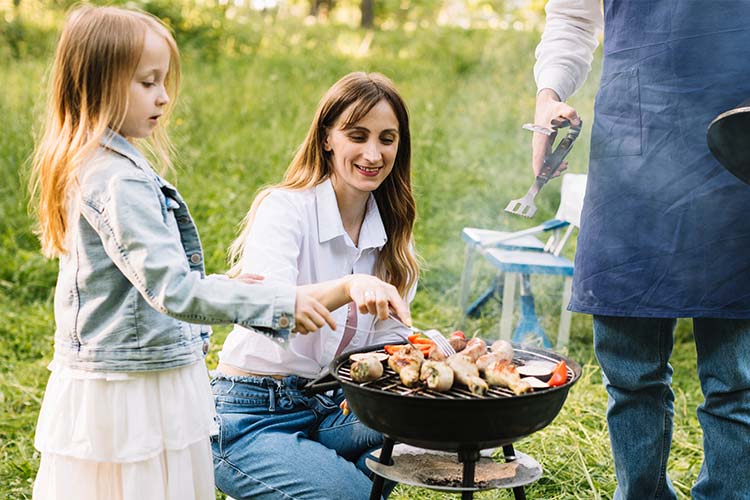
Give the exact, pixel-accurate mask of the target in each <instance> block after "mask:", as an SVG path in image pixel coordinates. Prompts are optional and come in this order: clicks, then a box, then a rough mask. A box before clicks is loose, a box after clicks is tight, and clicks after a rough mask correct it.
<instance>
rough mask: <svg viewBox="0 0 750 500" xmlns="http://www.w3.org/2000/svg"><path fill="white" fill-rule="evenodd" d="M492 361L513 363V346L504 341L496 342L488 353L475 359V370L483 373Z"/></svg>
mask: <svg viewBox="0 0 750 500" xmlns="http://www.w3.org/2000/svg"><path fill="white" fill-rule="evenodd" d="M494 361H507V362H509V363H510V362H511V361H513V346H512V345H510V342H506V341H505V340H497V341H495V342H494V343H493V344H492V347H491V350H490V352H488V353H487V354H483V355H482V356H480V357H479V358H478V359H477V361H476V362H477V368H479V372H480V373H484V370H485V369H487V367H488V366H490V364H492V362H494Z"/></svg>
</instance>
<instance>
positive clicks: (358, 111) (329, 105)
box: [229, 72, 419, 295]
mask: <svg viewBox="0 0 750 500" xmlns="http://www.w3.org/2000/svg"><path fill="white" fill-rule="evenodd" d="M381 100H385V101H386V102H387V103H388V104H389V105H390V106H391V108H392V109H393V112H394V113H395V114H396V118H397V119H398V127H399V144H398V151H397V153H396V159H395V161H394V164H393V170H392V171H391V173H390V175H388V177H386V179H385V180H384V181H383V183H382V184H381V185H380V186H378V188H377V189H376V190H375V191H374V192H373V195H374V196H375V201H376V202H377V204H378V209H379V211H380V216H381V218H382V219H383V225H384V226H385V231H386V234H387V235H388V241H387V242H386V244H385V246H384V247H383V249H382V251H381V252H380V254H379V255H378V259H377V262H376V264H375V276H377V277H378V278H380V279H382V280H384V281H387V282H389V283H391V284H392V285H394V286H395V287H396V288H397V289H398V291H399V293H401V295H406V293H407V292H408V290H409V289H410V288H411V287H412V286H413V285H414V283H415V282H416V280H417V276H418V274H419V264H418V262H417V259H416V257H415V252H414V249H413V246H412V229H413V227H414V220H415V218H416V203H415V202H414V196H413V194H412V189H411V136H410V133H409V113H408V111H407V109H406V104H405V103H404V101H403V99H402V98H401V96H400V95H399V93H398V91H397V90H396V88H395V87H394V85H393V83H392V82H391V81H390V80H389V79H388V78H386V77H385V76H383V75H381V74H378V73H369V74H368V73H362V72H356V73H350V74H348V75H346V76H345V77H343V78H342V79H340V80H339V81H338V82H336V83H335V84H334V85H333V86H332V87H331V88H330V89H329V90H328V92H327V93H326V94H325V96H323V99H321V101H320V103H319V104H318V109H317V111H316V112H315V118H313V122H312V124H311V125H310V129H309V130H308V132H307V137H305V140H304V142H302V144H301V145H300V147H299V148H298V150H297V153H296V154H295V156H294V159H293V160H292V163H291V164H290V165H289V168H287V170H286V173H285V174H284V179H283V181H282V182H281V183H280V184H276V185H274V186H271V187H267V188H265V189H263V190H262V191H261V192H260V193H259V194H258V196H257V197H256V198H255V201H253V204H252V206H251V207H250V211H249V212H248V214H247V216H246V217H245V219H244V221H243V229H242V231H241V232H240V236H239V237H238V238H237V239H236V240H235V241H234V243H232V245H231V246H230V248H229V258H230V263H231V264H233V265H232V269H231V270H230V274H232V275H236V274H238V273H239V272H240V268H241V263H240V259H241V257H242V253H243V250H244V245H245V240H246V239H247V237H248V235H249V233H250V229H251V226H252V221H253V219H254V217H255V212H256V210H257V209H258V206H259V205H260V204H261V202H262V201H263V199H264V198H265V197H266V196H267V195H268V194H269V193H270V192H271V190H273V189H277V188H282V189H291V190H304V189H309V188H312V187H313V186H316V185H318V184H320V183H321V182H323V181H324V180H326V179H328V178H329V177H330V176H331V172H332V170H333V165H332V163H331V158H330V153H329V152H326V151H324V147H323V146H324V143H325V139H326V135H327V133H328V130H330V129H331V128H332V127H334V126H335V125H336V123H337V121H338V120H339V117H341V115H342V114H343V113H344V112H345V111H346V110H347V109H349V107H350V106H351V111H350V112H349V114H348V116H345V117H343V118H342V120H341V124H340V127H341V128H342V129H346V128H349V127H351V126H353V125H354V124H355V123H357V122H358V121H360V120H361V119H362V118H364V117H365V115H367V113H369V112H370V110H371V109H372V108H373V107H374V106H375V105H376V104H377V103H378V102H380V101H381Z"/></svg>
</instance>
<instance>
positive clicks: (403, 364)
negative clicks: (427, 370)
mask: <svg viewBox="0 0 750 500" xmlns="http://www.w3.org/2000/svg"><path fill="white" fill-rule="evenodd" d="M423 361H424V355H423V354H422V353H421V352H420V351H419V349H415V348H414V347H412V346H411V345H405V346H401V348H400V349H399V350H397V351H396V352H394V353H393V354H391V357H390V358H388V366H390V367H391V368H392V369H393V371H395V372H396V373H398V376H399V377H400V378H401V382H402V383H403V384H404V385H405V386H406V387H414V386H416V385H417V384H419V368H420V367H421V366H422V362H423Z"/></svg>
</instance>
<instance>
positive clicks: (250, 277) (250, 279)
mask: <svg viewBox="0 0 750 500" xmlns="http://www.w3.org/2000/svg"><path fill="white" fill-rule="evenodd" d="M234 279H236V280H240V281H241V282H243V283H247V284H248V285H253V284H255V283H260V282H261V281H263V280H264V279H265V277H263V276H261V275H260V274H250V273H246V274H240V275H239V276H237V277H236V278H234Z"/></svg>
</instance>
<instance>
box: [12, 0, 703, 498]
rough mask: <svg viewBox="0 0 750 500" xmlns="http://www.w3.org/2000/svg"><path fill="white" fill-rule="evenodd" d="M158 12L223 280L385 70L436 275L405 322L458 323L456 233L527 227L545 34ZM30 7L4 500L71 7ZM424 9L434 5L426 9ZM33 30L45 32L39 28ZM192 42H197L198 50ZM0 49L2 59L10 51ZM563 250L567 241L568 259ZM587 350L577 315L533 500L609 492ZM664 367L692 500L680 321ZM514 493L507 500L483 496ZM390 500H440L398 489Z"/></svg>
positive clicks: (43, 324)
mask: <svg viewBox="0 0 750 500" xmlns="http://www.w3.org/2000/svg"><path fill="white" fill-rule="evenodd" d="M162 1H163V0H157V1H153V2H151V1H150V0H143V2H144V3H142V4H141V5H143V6H144V7H145V8H148V9H151V10H152V11H155V12H157V11H158V12H159V13H160V14H161V15H164V16H165V17H167V18H168V19H169V20H170V21H169V22H170V23H171V24H172V25H173V26H174V27H175V30H176V32H177V33H178V34H179V33H181V35H179V36H180V37H181V42H182V45H183V55H184V83H183V92H182V94H181V97H180V101H179V102H178V107H177V112H176V115H175V117H174V119H173V122H172V123H171V129H172V135H173V138H174V141H175V143H176V145H177V150H178V151H179V158H178V164H179V165H180V168H179V169H178V172H179V174H178V178H177V179H176V181H177V182H178V185H179V187H180V190H181V192H182V193H183V194H184V196H185V197H186V199H187V200H188V202H189V203H190V206H191V210H192V212H193V214H194V215H195V218H196V221H197V224H198V227H199V228H200V229H201V235H202V240H203V242H204V246H205V250H206V263H207V267H208V271H209V272H222V271H223V270H225V269H226V264H225V250H226V248H227V245H228V244H229V242H230V241H231V240H232V239H233V237H234V235H235V229H236V225H237V224H238V223H239V221H240V220H241V219H242V217H243V215H244V214H245V212H246V210H247V209H248V208H249V206H250V202H251V200H252V198H253V196H254V194H255V192H256V191H257V189H258V188H259V187H260V186H262V185H264V184H268V183H271V182H276V181H278V179H279V178H280V177H281V175H282V173H283V171H284V169H285V167H286V164H287V163H288V162H289V160H290V158H291V156H292V154H293V151H294V149H295V147H296V146H297V145H298V144H299V143H300V142H301V140H302V138H303V137H304V134H305V131H306V128H307V126H308V125H309V122H310V120H311V118H312V113H313V111H314V109H315V106H316V103H317V102H318V100H319V98H320V96H321V95H322V94H323V92H324V91H325V90H326V89H327V88H328V87H329V86H330V85H331V84H332V83H333V82H334V81H335V80H336V79H338V78H339V77H341V76H342V75H344V74H345V73H347V72H349V71H353V70H365V71H380V72H383V73H385V74H386V75H388V76H389V77H391V78H392V79H393V80H394V81H395V82H396V84H397V86H398V87H399V88H400V89H401V91H402V93H403V94H404V96H405V99H406V101H407V103H408V104H409V107H410V113H411V123H412V138H413V155H414V156H413V169H414V184H415V189H416V194H417V202H418V209H419V220H418V222H417V230H416V243H417V247H418V249H419V251H420V253H421V254H422V256H423V258H424V260H425V262H426V263H427V264H428V267H427V269H426V270H425V271H424V272H423V274H422V276H421V280H420V287H419V291H418V294H417V298H416V300H415V303H414V305H413V310H414V316H415V321H416V322H417V324H420V325H429V326H433V327H437V328H441V329H443V330H450V329H452V328H455V327H456V326H458V322H459V318H460V311H459V310H458V307H457V302H458V295H457V294H458V283H459V277H460V273H461V269H462V265H463V257H462V256H463V243H462V242H461V239H460V236H459V235H460V231H461V228H462V227H464V226H475V227H487V228H498V229H521V228H523V227H527V226H528V224H529V223H528V221H526V220H521V219H520V218H512V217H507V216H505V215H504V214H503V210H502V209H503V207H504V206H505V204H506V203H507V201H508V200H509V199H510V198H512V197H517V196H518V195H520V194H521V193H523V192H524V191H525V189H526V188H527V187H528V184H529V182H530V180H531V175H530V173H529V156H530V151H529V143H530V136H529V135H528V133H527V132H525V131H523V130H521V128H520V124H521V123H524V122H526V121H529V118H530V117H531V116H532V114H533V105H534V85H533V79H532V76H531V67H532V64H533V50H534V47H535V45H536V42H537V40H538V38H539V33H538V32H524V31H515V30H486V29H482V30H464V29H460V28H456V27H448V26H439V25H435V24H429V25H428V26H426V27H423V28H419V27H417V28H416V29H413V30H400V29H389V30H375V31H373V32H371V33H372V34H370V35H368V34H367V33H366V32H363V31H360V30H358V29H356V28H354V27H349V26H346V25H331V24H321V23H313V24H303V23H302V22H301V21H300V20H299V19H297V18H294V17H291V18H283V17H276V18H274V17H272V16H273V13H264V14H262V13H256V14H255V15H254V16H250V15H248V16H247V18H246V19H243V18H242V16H239V17H234V18H233V19H234V20H233V21H232V22H227V23H225V24H222V25H221V26H220V27H218V28H217V29H216V31H212V29H213V28H209V27H208V26H213V21H212V19H214V18H221V16H230V11H229V10H223V9H224V8H225V7H223V6H221V5H218V4H216V5H213V4H206V5H208V7H207V10H206V11H205V12H203V13H201V14H200V15H198V14H195V13H193V12H192V11H191V10H190V9H187V10H186V9H185V8H183V7H175V6H174V5H172V4H171V3H169V2H165V1H163V3H159V2H162ZM384 1H385V0H384ZM33 3H34V2H33V0H23V2H22V3H21V12H20V15H22V16H26V17H24V19H26V20H28V24H25V26H26V27H27V29H28V30H31V31H33V30H38V31H37V32H38V33H39V34H40V35H39V36H40V40H41V41H39V42H38V43H39V46H38V47H37V46H34V47H32V46H29V45H27V46H25V47H24V48H22V49H21V57H20V59H12V58H10V57H0V88H2V89H3V92H2V93H0V116H2V117H3V133H2V134H0V176H1V177H2V178H3V179H4V180H5V181H4V182H3V183H0V414H1V415H2V418H0V456H1V457H2V458H1V462H0V497H2V498H10V499H21V498H30V492H31V481H32V480H33V477H34V474H35V471H36V469H37V467H38V459H39V457H38V454H37V453H36V452H35V451H34V449H33V441H32V440H33V428H34V424H35V420H36V416H37V413H38V410H39V405H40V403H41V399H42V396H43V390H44V384H45V382H46V379H47V375H48V374H47V371H46V369H45V367H46V365H47V363H48V362H49V360H50V359H51V355H52V335H53V332H54V320H53V316H52V303H51V295H52V291H53V287H54V285H55V273H56V263H55V262H53V261H47V260H44V259H43V258H42V257H41V256H40V254H39V251H38V244H37V242H36V240H35V237H34V235H33V233H32V230H31V228H32V226H33V224H32V221H31V220H30V219H29V217H28V215H27V213H26V197H25V181H24V180H23V177H24V171H25V169H26V160H27V158H28V157H29V154H30V152H31V149H32V144H33V136H34V133H33V131H34V130H36V129H37V128H38V124H39V122H40V118H41V115H42V104H43V99H41V98H40V96H41V93H42V88H43V85H42V83H43V82H44V80H45V71H46V66H47V64H48V61H49V56H50V55H51V51H52V48H51V44H50V42H53V41H54V38H55V36H56V30H57V29H58V27H59V22H60V19H61V13H62V12H64V5H61V6H60V7H55V8H53V9H51V10H50V11H49V12H51V13H50V14H49V15H48V14H47V13H39V12H37V13H35V14H33V15H32V13H31V12H30V11H27V10H24V9H26V8H28V9H30V8H31V7H32V4H33ZM39 4H41V2H39ZM423 4H424V5H425V8H426V7H427V4H428V2H423ZM415 5H416V4H415ZM159 9H161V10H159ZM206 12H208V14H207V13H206ZM231 15H234V14H231ZM34 16H36V17H34ZM269 16H271V17H269ZM32 19H36V20H37V21H38V24H37V25H33V26H32V23H31V20H32ZM34 26H36V27H34ZM31 31H27V33H28V32H31ZM368 36H370V37H372V38H371V39H370V41H369V42H367V38H368ZM191 37H195V38H191ZM198 39H201V40H206V45H205V46H203V45H202V44H203V42H200V43H198V42H195V43H193V42H191V40H198ZM365 42H367V43H365ZM1 50H4V51H6V52H5V53H7V54H9V53H10V52H9V49H7V47H6V48H3V49H1ZM42 52H43V53H44V55H43V56H40V54H41V53H42ZM595 87H596V78H595V77H592V78H591V81H590V82H589V83H588V84H587V85H586V86H585V87H584V89H583V90H582V91H581V92H580V93H579V95H577V96H575V97H574V98H573V99H572V101H571V102H572V104H573V105H575V106H577V108H578V109H579V112H580V114H581V115H582V116H583V117H584V120H585V123H586V124H587V125H588V128H586V129H585V130H584V132H583V134H582V138H581V139H579V141H580V142H579V143H577V144H576V148H575V149H574V151H573V152H572V153H571V155H570V157H569V160H570V165H571V171H574V172H583V171H585V170H586V158H587V155H586V152H587V137H588V135H589V133H590V124H591V120H586V117H590V116H591V114H592V103H593V96H594V89H595ZM558 197H559V182H551V183H550V184H549V185H548V186H547V187H546V188H545V190H544V191H543V193H542V194H541V195H540V196H539V198H538V200H537V201H538V206H539V214H538V215H537V219H539V220H542V219H544V218H549V217H551V216H552V214H553V213H554V210H555V208H556V205H557V199H558ZM573 251H574V245H571V246H570V248H568V250H567V252H568V256H572V252H573ZM479 271H480V273H479V274H480V278H479V279H478V280H477V285H476V287H475V290H474V292H475V293H477V292H479V291H480V288H481V287H482V286H483V285H484V284H486V283H487V280H488V279H489V277H490V275H491V272H490V270H489V269H486V268H485V269H480V270H479ZM535 293H536V297H537V302H538V304H539V311H540V312H541V313H542V314H543V315H544V317H545V320H544V321H545V323H544V326H545V328H546V329H547V331H549V332H554V331H555V330H556V321H557V320H556V319H555V310H556V309H558V308H559V282H558V281H555V280H549V281H547V282H540V283H538V284H535ZM498 315H499V307H498V305H497V304H495V303H491V304H489V305H488V307H486V308H485V309H484V311H483V314H482V316H481V317H480V318H478V319H472V320H470V321H468V322H467V323H466V324H465V325H464V330H465V331H466V332H467V333H469V334H479V335H482V336H485V337H487V338H492V337H494V336H495V335H496V333H495V332H496V331H497V328H498ZM227 332H228V328H227V327H221V328H217V329H216V331H215V336H214V342H213V347H212V349H211V351H210V353H209V358H208V364H209V366H210V367H214V366H215V365H216V362H217V351H218V349H219V348H220V346H221V343H222V341H223V339H224V337H225V336H226V334H227ZM591 340H592V339H591V324H590V319H589V318H587V317H584V316H580V315H574V318H573V325H572V333H571V344H570V348H569V351H570V355H571V356H572V357H573V358H574V359H576V360H578V361H579V362H580V363H581V364H582V365H583V366H584V377H583V378H582V379H581V381H580V382H579V383H578V384H577V386H576V387H574V388H573V390H572V391H571V394H570V397H569V399H568V401H567V403H566V405H565V406H564V408H563V411H562V413H561V414H560V416H559V417H558V418H557V419H556V420H555V422H553V424H552V425H550V426H549V427H548V428H547V429H545V430H543V431H541V432H539V433H536V434H534V435H532V436H530V437H529V438H526V439H524V440H522V441H521V442H520V443H518V445H517V448H518V449H519V450H520V451H523V452H525V453H528V454H530V455H531V456H533V457H535V458H536V459H537V460H539V461H540V462H541V463H542V465H543V467H544V468H545V475H544V477H543V478H542V479H541V480H540V481H538V482H537V483H535V484H533V485H531V486H530V487H529V488H528V490H527V491H528V494H529V496H530V497H531V498H547V499H552V498H555V499H563V498H565V499H568V498H602V497H604V498H608V497H611V496H612V494H613V491H614V486H615V481H614V475H613V471H612V464H611V459H610V455H609V443H608V439H607V434H606V426H605V422H604V412H605V407H606V395H605V393H604V390H603V389H602V387H601V384H600V373H599V370H598V368H597V366H596V363H595V360H594V358H593V354H592V351H591V347H590V346H591ZM673 364H674V365H675V375H674V380H675V386H676V392H677V401H676V410H675V419H676V430H675V446H674V448H673V454H672V462H671V463H670V468H671V471H672V479H673V481H674V483H675V485H676V487H677V488H678V490H679V492H680V494H681V495H683V496H686V495H688V493H689V487H690V484H691V483H692V481H693V480H694V479H695V477H696V475H697V471H698V468H699V466H700V458H701V457H700V442H701V437H700V433H699V431H698V426H697V421H696V418H695V414H694V408H695V406H696V404H697V403H698V402H699V401H700V399H701V398H700V391H699V388H698V386H697V382H696V380H695V379H696V377H695V375H694V371H695V352H694V348H693V346H692V344H691V338H690V335H689V332H688V330H687V329H686V328H685V325H681V329H680V333H679V335H678V342H677V346H676V349H675V356H674V360H673ZM510 497H511V496H510V492H508V491H491V492H485V493H481V494H479V495H477V496H476V498H510ZM393 498H396V499H398V500H402V499H407V498H430V499H437V498H448V496H447V495H444V494H440V493H436V492H431V491H428V490H423V489H416V488H410V487H406V486H399V487H398V488H397V489H396V491H395V493H394V495H393Z"/></svg>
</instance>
